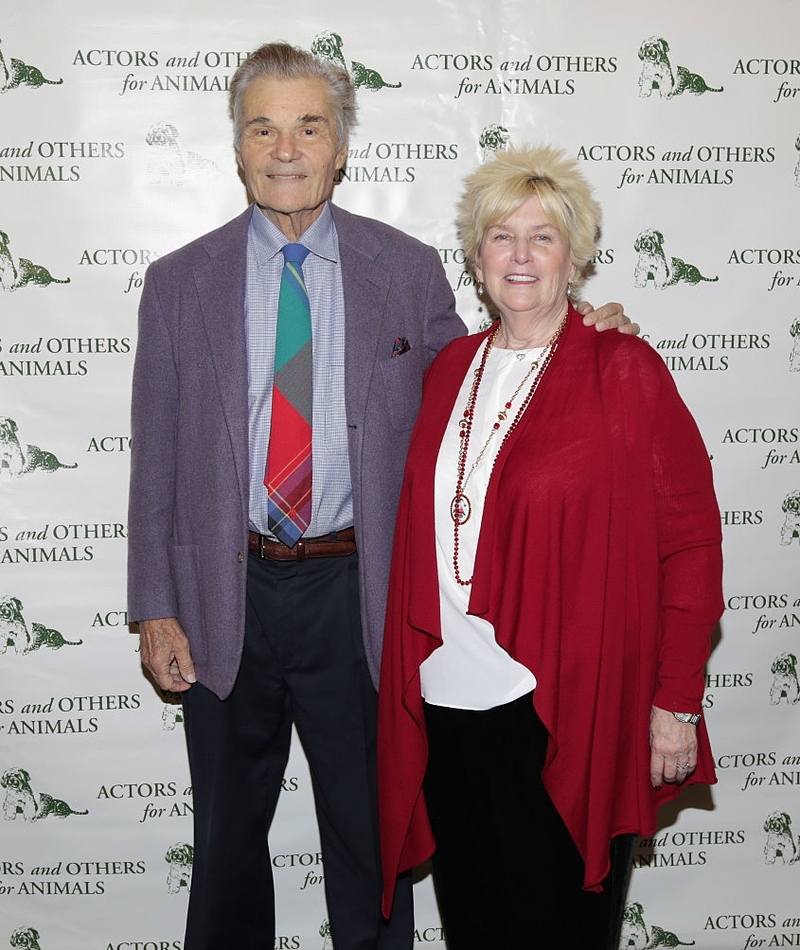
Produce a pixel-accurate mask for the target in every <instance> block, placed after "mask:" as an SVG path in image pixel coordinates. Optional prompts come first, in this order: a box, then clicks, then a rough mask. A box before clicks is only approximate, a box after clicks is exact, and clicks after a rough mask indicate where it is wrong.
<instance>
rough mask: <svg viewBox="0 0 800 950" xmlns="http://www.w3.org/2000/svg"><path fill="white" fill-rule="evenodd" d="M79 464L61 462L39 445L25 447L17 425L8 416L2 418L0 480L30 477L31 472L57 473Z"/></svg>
mask: <svg viewBox="0 0 800 950" xmlns="http://www.w3.org/2000/svg"><path fill="white" fill-rule="evenodd" d="M77 467H78V463H77V462H72V463H70V464H67V463H65V462H59V460H58V459H57V458H56V456H55V455H53V453H52V452H47V451H45V450H44V449H40V448H39V446H38V445H30V444H28V445H25V446H24V448H23V443H22V442H20V440H19V438H18V436H17V424H16V422H14V420H13V419H9V418H8V416H0V479H2V478H3V476H14V477H15V478H18V477H19V476H21V475H30V473H31V472H56V471H58V469H60V468H77Z"/></svg>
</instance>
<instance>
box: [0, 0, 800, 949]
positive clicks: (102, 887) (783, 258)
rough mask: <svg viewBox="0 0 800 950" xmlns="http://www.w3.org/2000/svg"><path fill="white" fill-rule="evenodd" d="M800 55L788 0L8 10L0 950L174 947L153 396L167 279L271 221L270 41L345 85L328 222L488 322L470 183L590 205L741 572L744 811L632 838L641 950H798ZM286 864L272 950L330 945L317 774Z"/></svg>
mask: <svg viewBox="0 0 800 950" xmlns="http://www.w3.org/2000/svg"><path fill="white" fill-rule="evenodd" d="M799 37H800V3H799V2H798V0H761V2H760V3H757V4H756V3H753V2H751V0H748V2H746V3H745V2H743V0H731V2H728V3H722V2H717V3H697V2H690V0H671V2H670V3H669V4H665V5H663V6H659V5H657V4H646V5H640V4H638V3H634V2H633V0H620V2H619V3H617V4H615V5H613V6H612V7H609V6H608V5H603V4H598V3H595V2H590V0H565V2H561V3H552V4H544V3H538V4H537V3H531V2H525V3H523V2H518V0H474V2H472V3H466V4H464V3H462V4H452V3H447V2H435V0H404V2H403V3H395V4H386V5H379V4H375V3H367V2H366V0H346V2H344V3H342V4H337V5H336V6H332V5H331V4H329V3H324V2H322V0H308V2H303V3H299V4H295V5H293V6H292V7H291V8H287V12H284V11H283V10H280V9H278V5H264V4H262V3H256V2H254V0H240V2H238V3H236V4H233V5H232V6H231V5H228V6H225V5H220V4H219V3H216V2H215V3H211V2H209V0H194V2H191V3H190V2H177V3H163V2H156V0H138V2H137V3H121V2H119V0H108V2H105V3H101V2H99V0H70V2H68V3H65V2H63V0H38V2H37V3H24V2H22V0H3V2H2V6H0V505H1V506H2V507H0V786H1V787H0V803H1V804H0V807H1V808H2V817H1V818H0V831H1V832H2V834H0V948H3V947H12V948H20V947H21V948H25V950H180V948H181V947H182V934H183V917H184V912H185V908H186V897H187V885H188V882H189V879H190V875H191V857H192V844H191V842H192V828H191V814H192V794H191V787H190V784H189V778H188V773H187V768H186V761H185V752H184V743H183V735H182V723H181V714H180V706H177V705H175V704H174V703H173V702H170V701H169V700H168V699H167V698H165V697H162V696H159V695H157V694H156V692H155V691H154V690H153V688H152V687H151V686H150V685H149V684H148V682H147V681H146V680H145V679H144V677H143V676H142V674H141V672H140V668H139V660H138V655H137V653H136V643H137V640H136V638H135V637H134V636H133V635H131V633H130V632H129V630H128V620H127V616H126V613H125V586H124V578H125V544H126V533H127V529H126V523H125V522H126V493H127V472H128V460H129V451H130V441H129V435H130V428H129V422H128V406H129V379H130V372H131V364H132V356H133V351H134V347H135V343H136V339H135V334H136V308H137V302H138V297H139V292H140V288H141V286H142V277H143V274H144V271H145V268H146V267H147V265H148V262H149V261H152V260H154V259H155V258H157V257H159V256H160V255H163V254H165V253H166V252H167V251H169V250H171V249H173V248H175V247H177V246H179V245H181V244H184V243H186V242H187V241H189V240H191V239H193V238H194V237H196V236H198V235H199V234H201V233H203V232H205V231H208V230H210V229H212V228H214V227H216V226H217V225H219V224H221V223H223V222H224V221H226V220H228V219H229V218H231V217H233V216H234V215H236V214H237V213H238V212H239V211H240V210H242V208H243V207H244V205H245V202H246V197H245V192H244V188H243V186H242V184H241V182H240V180H239V178H238V175H237V170H236V165H235V161H234V155H233V151H232V146H231V130H230V127H229V122H228V118H227V112H226V108H227V102H226V87H227V83H228V80H229V77H230V75H231V73H232V71H233V69H234V68H235V67H236V65H237V64H238V63H239V62H240V61H241V59H242V58H243V57H244V55H245V54H246V53H247V52H248V51H249V50H251V49H253V48H255V47H256V46H258V45H260V44H261V43H262V42H265V41H267V40H271V39H286V40H288V41H290V42H292V43H295V44H298V45H301V46H307V47H312V46H313V48H314V49H315V50H317V51H318V52H319V54H320V55H324V56H329V57H333V58H335V59H337V60H339V61H341V62H343V63H344V64H345V65H346V66H347V67H348V68H349V69H350V70H351V73H352V75H353V78H354V80H355V82H356V84H357V85H358V87H359V102H360V118H361V121H360V126H359V128H358V129H357V131H356V134H355V136H354V138H353V140H352V142H351V143H350V157H349V161H348V165H347V169H346V171H345V173H344V175H343V180H342V181H341V182H340V183H339V185H338V186H337V188H336V194H335V200H336V201H337V202H339V203H340V204H342V205H343V206H345V207H347V208H349V209H351V210H354V211H357V212H361V213H365V214H368V215H372V216H374V217H378V218H382V219H384V220H386V221H389V222H390V223H392V224H395V225H397V226H399V227H401V228H403V229H405V230H407V231H409V232H411V233H413V234H415V235H417V236H419V237H420V238H422V239H423V240H425V241H427V242H428V243H430V244H432V245H434V246H435V247H437V248H438V249H439V253H440V255H441V258H442V261H443V263H444V266H445V268H446V271H447V275H448V277H449V279H450V282H451V284H452V286H453V288H454V290H455V291H456V295H457V298H458V302H459V306H460V310H461V313H462V314H463V315H464V317H465V319H466V320H467V321H468V322H469V323H470V325H471V326H472V327H473V328H475V327H477V326H478V325H479V324H480V322H481V319H482V314H481V312H480V310H479V306H478V300H477V297H476V296H475V291H474V287H473V286H472V283H471V280H470V278H469V276H468V275H467V273H466V271H465V269H464V258H463V254H462V251H461V250H460V248H459V246H458V243H457V240H456V236H455V230H454V227H453V209H454V205H455V202H456V200H457V197H458V195H459V191H460V182H461V180H462V178H463V176H464V175H465V173H467V172H469V171H470V170H471V169H472V168H474V167H475V165H476V164H477V163H478V162H480V161H482V160H483V159H484V158H485V156H486V155H487V154H490V153H491V152H492V151H493V150H494V149H497V148H503V147H504V146H505V145H506V144H507V143H509V142H511V143H516V144H522V143H524V142H526V141H549V142H552V143H554V144H557V145H561V146H564V147H566V148H567V149H568V150H569V151H570V152H571V153H572V154H574V155H575V156H577V157H578V158H579V159H580V161H581V163H582V165H583V167H584V170H585V172H586V174H587V176H588V177H589V178H590V179H591V181H592V182H593V183H594V185H595V187H596V190H597V193H598V196H599V198H600V200H601V202H602V205H603V208H604V212H605V225H604V229H603V234H602V241H601V250H600V252H599V254H598V257H597V261H596V275H595V277H594V278H593V279H592V280H591V281H590V282H589V283H588V285H587V288H586V295H587V296H588V298H589V299H590V300H592V301H593V302H595V303H602V302H604V301H606V300H611V299H615V300H622V301H623V302H624V304H625V307H626V310H627V311H628V312H629V313H630V314H631V315H633V317H634V318H635V319H637V320H638V321H639V322H640V323H641V325H642V330H643V334H644V335H645V336H646V338H647V339H649V340H650V342H651V343H652V344H653V346H655V347H657V348H658V350H659V351H660V352H661V353H662V355H663V357H664V359H665V361H666V362H667V365H668V366H669V368H670V369H671V370H672V372H673V373H674V375H675V378H676V380H677V383H678V385H679V387H680V389H681V392H682V393H683V395H684V397H685V399H686V400H687V401H688V403H689V405H690V406H691V408H692V409H693V411H694V413H695V415H696V418H697V419H698V422H699V424H700V426H701V429H702V431H703V433H704V436H705V439H706V441H707V445H708V449H709V453H710V454H711V455H712V456H713V460H714V467H715V472H716V479H717V486H718V492H719V499H720V506H721V508H722V511H723V523H724V534H725V555H726V581H725V595H726V603H727V612H726V614H725V617H724V618H723V621H722V624H721V631H720V635H719V638H718V641H717V642H716V646H715V649H714V652H713V655H712V658H711V662H710V664H709V668H708V677H707V692H706V699H705V713H706V717H707V721H708V725H709V729H710V732H711V736H712V742H713V746H714V749H715V754H716V758H717V765H718V768H719V779H720V781H719V784H718V785H717V786H716V787H714V788H713V789H712V790H711V791H707V790H706V791H698V792H692V793H689V794H686V795H684V797H683V798H682V799H681V802H680V805H679V806H678V807H676V808H674V809H672V810H671V811H670V812H669V813H664V814H662V824H661V830H660V831H659V833H658V835H657V836H656V837H655V838H653V839H652V840H649V841H645V842H642V844H641V847H640V848H639V850H638V852H637V855H636V866H635V870H634V873H633V882H632V886H631V892H630V908H629V913H630V915H631V927H630V928H629V932H630V933H631V934H633V936H632V937H631V940H632V943H631V944H630V946H633V947H635V948H637V950H641V948H644V947H646V946H676V945H689V944H693V945H694V946H696V947H699V948H726V950H748V948H751V947H753V948H755V947H765V948H767V947H800V903H798V894H800V794H798V788H799V787H800V730H799V729H798V725H799V724H800V686H799V685H798V675H797V656H798V655H800V231H798V227H797V221H798V218H799V217H800V215H799V214H798V209H799V208H800V45H798V38H799ZM235 820H236V816H234V815H232V816H231V821H235ZM271 840H272V848H273V854H274V857H273V864H274V867H275V876H276V882H277V888H278V898H279V934H280V937H279V939H278V940H277V942H276V950H278V948H281V950H283V948H293V950H294V948H297V950H300V948H302V950H322V948H326V947H329V946H330V937H329V935H328V932H327V920H326V910H325V903H324V899H323V891H322V880H323V868H322V864H321V861H320V855H319V845H318V841H317V838H316V831H315V822H314V818H313V811H312V804H311V797H310V788H309V780H308V774H307V770H306V766H305V763H304V760H303V757H302V753H301V752H298V751H297V750H296V746H295V751H294V752H293V757H292V760H291V762H290V766H289V769H288V771H287V774H286V778H285V781H284V794H283V796H282V800H281V803H280V807H279V813H278V816H277V818H276V821H275V825H274V828H273V831H272V836H271ZM531 860H532V861H536V860H540V858H539V857H538V856H536V855H531ZM416 894H417V932H416V941H417V943H418V944H419V945H420V946H423V945H425V946H430V947H432V948H436V947H444V941H443V936H442V930H441V926H440V923H439V919H438V916H437V912H436V905H435V901H434V899H433V893H432V888H431V884H430V877H429V876H425V875H424V874H422V875H421V879H420V881H419V883H418V884H417V888H416ZM531 926H532V935H533V934H534V933H535V921H532V922H531ZM532 939H533V936H532Z"/></svg>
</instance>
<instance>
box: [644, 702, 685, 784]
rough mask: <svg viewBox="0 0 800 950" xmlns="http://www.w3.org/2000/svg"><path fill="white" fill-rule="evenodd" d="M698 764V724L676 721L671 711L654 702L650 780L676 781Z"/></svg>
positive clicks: (679, 781) (651, 718)
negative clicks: (655, 704)
mask: <svg viewBox="0 0 800 950" xmlns="http://www.w3.org/2000/svg"><path fill="white" fill-rule="evenodd" d="M696 768H697V727H696V726H693V725H692V724H691V723H689V722H678V720H677V719H676V718H675V717H674V716H673V715H672V713H671V712H667V710H666V709H659V707H658V706H653V708H652V711H651V713H650V784H651V785H652V786H653V788H661V786H662V785H663V784H664V782H677V784H678V785H680V784H681V782H683V781H685V780H686V778H687V777H688V776H689V775H691V774H692V772H694V770H695V769H696Z"/></svg>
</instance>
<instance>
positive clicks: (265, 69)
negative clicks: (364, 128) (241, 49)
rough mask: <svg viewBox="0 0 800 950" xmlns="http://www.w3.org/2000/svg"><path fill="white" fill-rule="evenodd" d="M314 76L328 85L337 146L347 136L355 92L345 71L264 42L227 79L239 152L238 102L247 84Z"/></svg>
mask: <svg viewBox="0 0 800 950" xmlns="http://www.w3.org/2000/svg"><path fill="white" fill-rule="evenodd" d="M309 76H316V77H317V78H319V79H322V80H324V81H325V82H326V83H327V84H328V88H329V90H330V94H331V102H332V103H333V108H334V117H335V119H336V135H337V139H338V143H337V144H338V146H339V148H342V146H343V145H344V144H345V143H346V142H347V141H348V139H349V138H350V132H351V130H352V129H353V128H355V126H356V122H357V119H356V91H355V87H354V86H353V83H352V80H351V79H350V76H349V75H348V73H347V70H345V69H343V68H342V67H341V66H337V65H336V64H335V63H332V62H330V61H329V60H326V59H318V58H317V57H316V56H313V55H312V54H311V53H309V52H308V51H307V50H304V49H301V48H300V47H299V46H291V45H290V44H289V43H283V42H278V43H265V44H264V45H263V46H260V47H259V48H258V49H257V50H254V52H252V53H250V55H249V56H248V57H247V59H246V60H245V61H244V62H243V63H242V64H241V66H239V68H238V69H237V70H236V72H235V73H234V74H233V78H232V79H231V83H230V87H229V89H228V112H229V114H230V117H231V119H232V121H233V142H234V146H235V148H236V150H237V152H238V151H239V148H240V146H241V144H242V133H243V131H244V130H243V128H242V102H243V100H244V95H245V92H246V90H247V87H248V86H249V85H250V83H251V82H252V81H253V80H254V79H261V78H263V77H269V78H273V79H306V78H308V77H309Z"/></svg>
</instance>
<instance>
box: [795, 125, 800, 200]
mask: <svg viewBox="0 0 800 950" xmlns="http://www.w3.org/2000/svg"><path fill="white" fill-rule="evenodd" d="M794 147H795V148H796V149H797V151H798V152H799V153H800V135H798V136H797V140H796V141H795V143H794ZM794 183H795V185H797V187H798V188H800V154H798V156H797V164H796V165H795V166H794Z"/></svg>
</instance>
